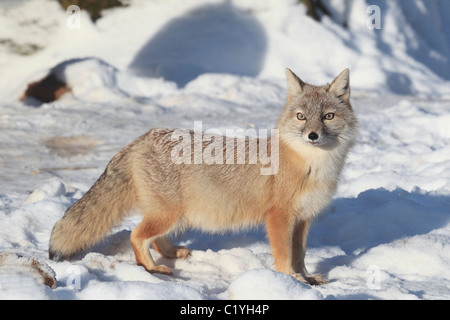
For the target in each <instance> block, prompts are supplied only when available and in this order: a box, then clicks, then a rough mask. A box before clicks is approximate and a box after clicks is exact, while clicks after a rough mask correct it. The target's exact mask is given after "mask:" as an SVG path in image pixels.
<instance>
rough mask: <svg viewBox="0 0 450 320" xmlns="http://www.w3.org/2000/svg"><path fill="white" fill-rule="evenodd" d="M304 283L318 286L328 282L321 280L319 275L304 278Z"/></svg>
mask: <svg viewBox="0 0 450 320" xmlns="http://www.w3.org/2000/svg"><path fill="white" fill-rule="evenodd" d="M306 281H307V282H308V283H309V284H310V285H312V286H320V285H323V284H326V283H327V282H328V280H327V279H325V278H323V277H322V276H321V275H320V274H312V275H309V276H307V277H306Z"/></svg>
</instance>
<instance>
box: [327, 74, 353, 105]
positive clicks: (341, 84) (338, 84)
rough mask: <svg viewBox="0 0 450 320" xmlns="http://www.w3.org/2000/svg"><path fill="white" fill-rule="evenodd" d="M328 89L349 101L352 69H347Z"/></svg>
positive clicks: (343, 99)
mask: <svg viewBox="0 0 450 320" xmlns="http://www.w3.org/2000/svg"><path fill="white" fill-rule="evenodd" d="M328 91H329V92H331V93H334V94H335V95H336V97H338V98H340V99H341V100H342V101H344V102H346V103H348V102H349V100H350V71H349V70H348V69H345V70H344V71H342V73H341V74H340V75H338V76H337V78H336V79H334V80H333V82H332V83H331V84H330V87H329V88H328Z"/></svg>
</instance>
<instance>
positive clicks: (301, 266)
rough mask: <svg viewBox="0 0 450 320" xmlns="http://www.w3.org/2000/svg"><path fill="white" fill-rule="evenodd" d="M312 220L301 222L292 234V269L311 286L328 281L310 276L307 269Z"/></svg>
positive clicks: (315, 275)
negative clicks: (306, 257) (307, 249)
mask: <svg viewBox="0 0 450 320" xmlns="http://www.w3.org/2000/svg"><path fill="white" fill-rule="evenodd" d="M311 222H312V220H307V221H299V222H297V224H296V225H295V226H294V230H293V233H292V267H293V269H294V271H295V272H296V273H297V274H300V275H301V276H302V278H303V279H305V280H306V282H308V283H309V284H311V285H321V284H324V283H326V282H327V281H326V280H325V279H323V278H322V277H321V276H320V275H317V274H313V275H308V273H307V271H306V267H305V255H306V241H307V238H308V232H309V227H310V226H311Z"/></svg>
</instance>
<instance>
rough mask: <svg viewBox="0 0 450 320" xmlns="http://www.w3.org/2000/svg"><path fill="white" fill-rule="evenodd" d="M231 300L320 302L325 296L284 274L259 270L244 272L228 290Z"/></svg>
mask: <svg viewBox="0 0 450 320" xmlns="http://www.w3.org/2000/svg"><path fill="white" fill-rule="evenodd" d="M228 299H230V300H289V299H290V300H319V299H323V295H322V294H321V293H320V292H319V291H317V290H316V289H314V287H311V286H309V285H307V284H304V283H301V282H300V281H297V280H295V279H294V278H292V277H291V276H288V275H287V274H285V273H282V272H275V271H273V270H269V269H257V270H251V271H247V272H244V273H243V274H241V275H240V276H238V277H237V278H236V279H235V280H234V281H233V282H232V283H231V284H230V287H229V288H228Z"/></svg>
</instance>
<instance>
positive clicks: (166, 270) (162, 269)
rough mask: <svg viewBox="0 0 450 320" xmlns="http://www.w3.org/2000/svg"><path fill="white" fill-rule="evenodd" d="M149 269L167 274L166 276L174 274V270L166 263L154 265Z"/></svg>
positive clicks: (152, 271)
mask: <svg viewBox="0 0 450 320" xmlns="http://www.w3.org/2000/svg"><path fill="white" fill-rule="evenodd" d="M147 271H148V272H150V273H160V274H165V275H166V276H173V273H172V271H170V269H169V267H166V266H165V265H159V266H154V267H153V268H151V269H147Z"/></svg>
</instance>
